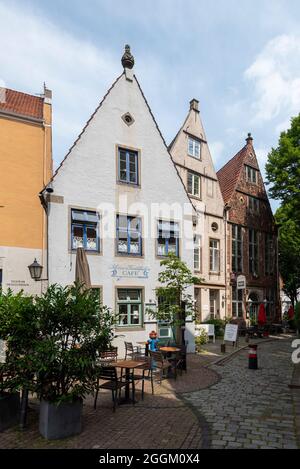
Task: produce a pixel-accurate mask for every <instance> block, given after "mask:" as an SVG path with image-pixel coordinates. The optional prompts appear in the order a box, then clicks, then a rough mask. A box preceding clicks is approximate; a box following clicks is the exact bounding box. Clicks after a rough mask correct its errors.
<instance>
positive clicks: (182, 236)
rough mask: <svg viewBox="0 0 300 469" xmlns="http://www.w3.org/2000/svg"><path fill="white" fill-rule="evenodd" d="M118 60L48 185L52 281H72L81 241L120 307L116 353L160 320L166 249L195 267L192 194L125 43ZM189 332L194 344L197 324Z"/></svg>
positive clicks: (99, 282)
mask: <svg viewBox="0 0 300 469" xmlns="http://www.w3.org/2000/svg"><path fill="white" fill-rule="evenodd" d="M122 64H123V67H124V72H123V73H122V74H121V76H120V77H119V78H117V80H116V81H115V82H114V83H113V85H112V86H111V88H110V89H109V91H108V92H107V93H106V95H105V97H104V98H103V100H102V102H101V103H100V105H99V106H98V107H97V109H96V111H95V112H94V114H93V115H92V116H91V118H90V120H89V121H88V122H87V124H86V126H85V127H84V129H83V131H82V133H81V134H80V136H79V137H78V139H77V140H76V142H75V143H74V145H73V146H72V148H71V149H70V151H69V153H68V154H67V156H66V157H65V159H64V160H63V162H62V163H61V165H60V167H59V168H58V169H57V171H56V173H55V175H54V177H53V179H52V181H51V189H53V192H52V193H51V194H47V188H45V190H44V191H43V194H44V196H45V199H47V213H48V240H49V243H48V249H49V266H48V271H49V272H48V273H49V284H53V283H58V284H62V285H68V284H71V283H72V282H73V281H74V278H75V260H76V248H77V247H84V248H85V250H86V253H87V257H88V262H89V266H90V272H91V281H92V285H93V287H94V288H99V291H101V295H102V300H103V304H105V305H107V306H109V307H110V308H112V309H113V310H117V311H118V312H119V314H120V323H119V325H118V327H117V328H116V334H117V335H123V337H119V338H117V339H115V340H116V345H118V347H119V351H120V354H122V351H123V342H124V340H128V341H131V342H133V343H134V344H136V343H137V342H138V341H143V340H147V338H148V334H149V332H150V331H151V330H152V329H155V328H157V327H158V326H157V324H156V322H155V320H154V319H153V318H151V317H149V316H148V314H147V311H146V310H147V309H148V307H150V305H152V306H151V307H153V304H155V303H156V302H157V298H156V295H155V288H156V287H157V286H158V280H157V279H158V274H159V272H160V270H161V267H160V261H161V259H162V258H163V256H164V255H165V254H166V253H167V252H170V251H173V252H178V254H179V256H180V258H181V259H182V260H183V261H185V262H186V263H187V265H188V266H189V268H190V269H191V270H192V269H193V233H192V231H193V220H192V218H193V212H192V210H193V208H192V205H191V202H190V199H189V197H188V195H187V192H186V190H185V187H184V185H183V183H182V181H181V179H180V177H179V176H178V172H177V170H176V167H175V165H174V163H173V161H172V158H171V156H170V154H169V153H168V149H167V146H166V144H165V142H164V139H163V137H162V135H161V133H160V131H159V128H158V126H157V123H156V121H155V119H154V117H153V115H152V112H151V110H150V107H149V105H148V103H147V101H146V99H145V97H144V95H143V92H142V90H141V88H140V85H139V83H138V81H137V79H136V77H135V75H134V73H133V70H132V67H133V64H134V60H133V57H132V55H131V54H130V50H129V47H128V46H126V51H125V54H124V56H123V58H122ZM48 189H49V186H48ZM191 290H192V289H191ZM164 332H165V333H166V330H165V331H164ZM185 338H186V340H188V343H189V351H193V350H194V324H193V322H192V321H190V322H188V323H187V329H186V337H185Z"/></svg>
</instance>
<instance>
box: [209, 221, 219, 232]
mask: <svg viewBox="0 0 300 469" xmlns="http://www.w3.org/2000/svg"><path fill="white" fill-rule="evenodd" d="M211 229H212V230H213V231H218V229H219V226H218V223H216V222H215V221H214V222H213V223H212V224H211Z"/></svg>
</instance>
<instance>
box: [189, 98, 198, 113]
mask: <svg viewBox="0 0 300 469" xmlns="http://www.w3.org/2000/svg"><path fill="white" fill-rule="evenodd" d="M192 110H193V111H195V112H199V101H198V99H195V98H194V99H192V100H191V101H190V111H192Z"/></svg>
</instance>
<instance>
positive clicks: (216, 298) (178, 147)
mask: <svg viewBox="0 0 300 469" xmlns="http://www.w3.org/2000/svg"><path fill="white" fill-rule="evenodd" d="M169 150H170V153H171V155H172V158H173V161H174V162H175V164H176V167H177V169H178V172H179V174H180V176H181V179H182V180H183V182H184V184H185V187H186V190H187V192H188V194H189V196H190V198H191V200H192V202H193V205H194V206H195V207H196V210H197V224H196V226H195V236H194V241H195V256H194V272H195V274H197V275H199V277H200V278H202V279H203V283H202V284H201V285H200V286H197V287H195V299H196V309H197V313H198V314H197V316H198V319H199V320H201V321H206V320H207V319H213V318H221V319H222V318H224V317H225V315H226V313H225V311H226V284H225V258H226V253H225V246H226V243H225V222H224V201H223V197H222V193H221V190H220V186H219V182H218V178H217V175H216V172H215V169H214V165H213V161H212V158H211V155H210V151H209V147H208V143H207V140H206V136H205V132H204V128H203V125H202V122H201V118H200V112H199V102H198V101H197V100H196V99H192V100H191V102H190V110H189V113H188V115H187V117H186V119H185V121H184V123H183V125H182V127H181V128H180V130H179V131H178V133H177V135H176V137H175V138H174V140H173V141H172V143H171V144H170V146H169Z"/></svg>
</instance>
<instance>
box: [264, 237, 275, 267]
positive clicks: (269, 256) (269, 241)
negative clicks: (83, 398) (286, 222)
mask: <svg viewBox="0 0 300 469" xmlns="http://www.w3.org/2000/svg"><path fill="white" fill-rule="evenodd" d="M274 259H275V253H274V242H273V235H272V233H265V274H266V275H271V274H273V273H274Z"/></svg>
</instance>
